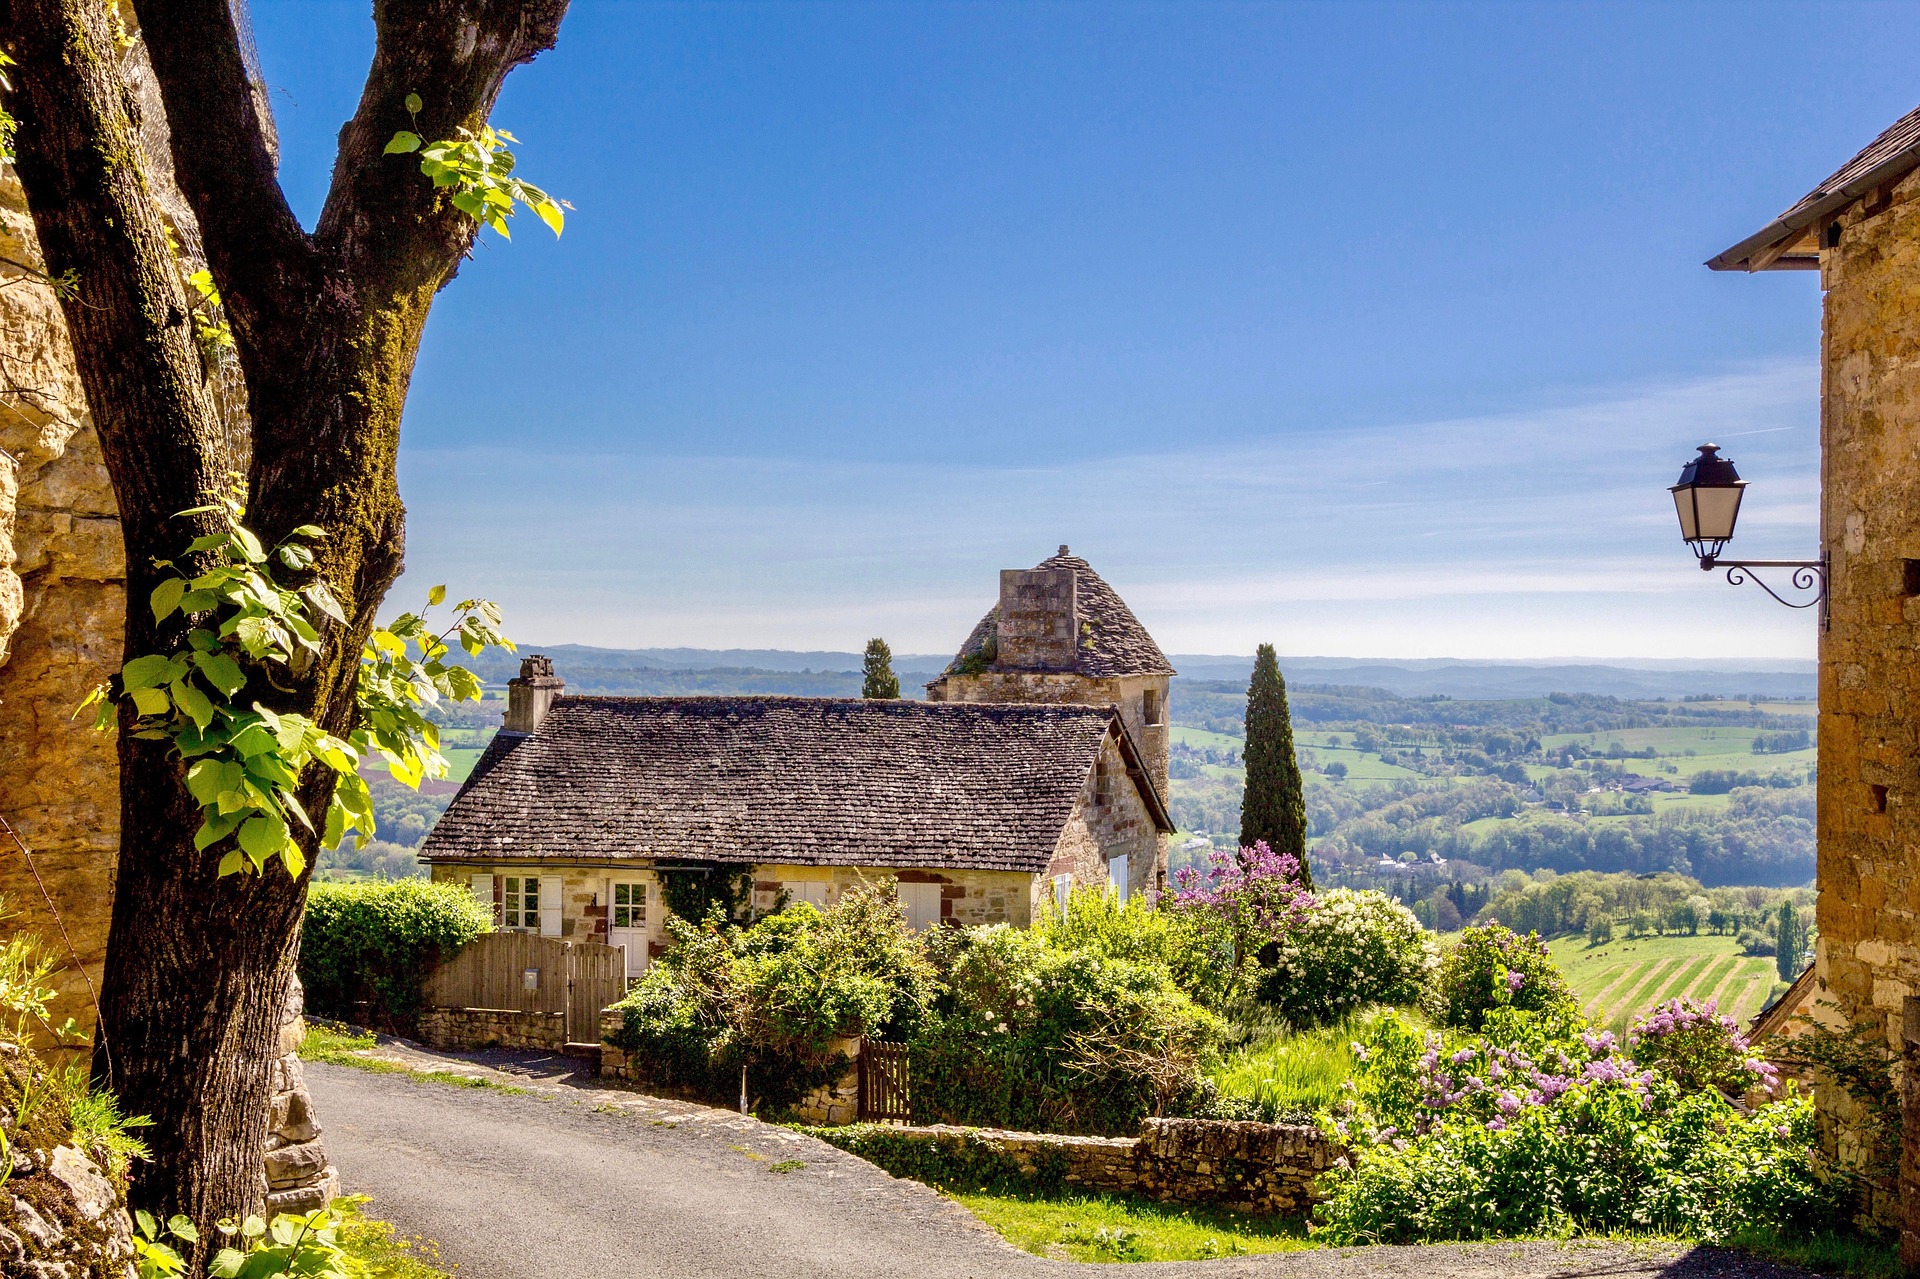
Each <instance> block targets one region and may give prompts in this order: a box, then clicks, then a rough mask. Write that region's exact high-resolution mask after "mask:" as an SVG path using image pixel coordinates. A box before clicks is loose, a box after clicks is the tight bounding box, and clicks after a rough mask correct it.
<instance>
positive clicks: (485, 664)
mask: <svg viewBox="0 0 1920 1279" xmlns="http://www.w3.org/2000/svg"><path fill="white" fill-rule="evenodd" d="M521 652H522V653H529V652H537V653H545V654H547V655H548V656H550V657H552V658H553V663H554V670H555V673H557V674H558V675H560V676H561V678H563V679H565V680H566V681H567V687H568V688H569V689H570V690H571V691H573V692H576V693H625V694H638V695H653V696H663V695H672V694H697V693H769V694H775V693H785V694H793V695H797V696H804V697H857V696H859V693H860V664H861V657H860V654H858V653H842V652H832V651H825V650H821V651H811V652H791V651H787V650H783V649H746V648H727V649H711V648H632V649H614V648H590V647H587V646H585V645H580V644H554V645H546V646H542V645H537V644H532V645H522V646H521ZM949 660H950V655H948V654H931V653H896V654H895V655H894V659H893V669H894V671H895V673H896V674H898V675H899V677H900V684H901V688H902V691H903V692H905V693H906V694H907V695H908V696H910V697H911V696H916V695H918V694H919V692H920V688H921V686H922V685H924V684H925V683H926V682H927V681H928V680H930V679H933V678H934V677H935V676H937V675H938V674H939V673H940V672H941V671H942V670H944V669H945V668H946V665H947V662H948V661H949ZM1171 660H1172V662H1173V665H1174V667H1175V669H1177V670H1178V671H1179V672H1180V675H1181V678H1182V680H1195V681H1206V682H1213V681H1245V680H1246V679H1247V677H1248V675H1249V673H1250V672H1251V671H1252V669H1253V659H1252V658H1251V657H1239V656H1233V655H1220V654H1178V653H1176V654H1173V655H1171ZM474 665H475V668H476V669H477V671H478V673H479V674H480V675H481V676H482V677H483V678H485V679H486V680H487V681H488V682H489V683H498V682H504V681H506V680H508V679H510V678H512V676H513V675H514V674H516V673H517V671H518V669H519V660H518V658H515V657H506V656H504V655H497V654H488V655H487V656H486V657H484V658H482V659H480V660H479V661H477V662H475V663H474ZM1280 668H1281V671H1282V672H1283V673H1284V674H1285V675H1286V677H1287V681H1288V682H1289V683H1292V684H1345V685H1360V686H1364V687H1368V688H1383V689H1387V690H1388V691H1390V692H1393V693H1397V694H1400V695H1401V696H1404V697H1426V696H1435V695H1439V696H1446V697H1457V698H1465V699H1474V700H1483V699H1500V698H1511V697H1543V696H1545V695H1546V694H1548V693H1592V694H1597V695H1600V696H1611V697H1626V698H1657V697H1665V698H1675V699H1677V698H1681V697H1693V696H1708V695H1710V696H1716V697H1746V696H1750V695H1756V696H1760V697H1769V698H1772V697H1808V698H1810V697H1812V696H1814V693H1815V683H1816V676H1815V667H1814V663H1812V662H1810V661H1777V662H1726V663H1720V664H1717V665H1714V666H1706V665H1702V664H1699V663H1694V662H1687V661H1673V660H1659V659H1638V660H1636V659H1626V660H1621V661H1611V662H1588V661H1577V660H1568V661H1564V662H1555V661H1539V662H1508V661H1470V660H1466V659H1454V658H1421V659H1406V660H1389V659H1380V658H1344V657H1283V658H1281V659H1280Z"/></svg>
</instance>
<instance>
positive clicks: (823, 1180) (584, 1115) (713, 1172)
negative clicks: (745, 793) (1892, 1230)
mask: <svg viewBox="0 0 1920 1279" xmlns="http://www.w3.org/2000/svg"><path fill="white" fill-rule="evenodd" d="M382 1055H388V1056H392V1057H394V1058H395V1059H397V1060H405V1061H406V1062H407V1063H408V1064H409V1065H412V1066H415V1067H418V1068H431V1069H453V1070H455V1071H456V1072H458V1073H461V1074H468V1075H472V1076H476V1077H485V1078H490V1079H494V1080H496V1081H503V1082H512V1083H514V1084H517V1085H519V1086H522V1087H525V1088H527V1089H528V1091H527V1092H525V1093H522V1094H517V1095H516V1094H508V1093H503V1092H500V1091H496V1090H491V1089H479V1088H461V1087H453V1086H449V1085H446V1084H437V1083H430V1082H421V1081H418V1080H415V1079H411V1078H408V1077H407V1076H404V1075H393V1074H373V1073H369V1072H367V1071H363V1070H358V1069H354V1068H352V1067H345V1066H328V1065H321V1064H310V1065H308V1067H307V1081H308V1085H309V1087H310V1088H311V1090H312V1093H313V1097H314V1101H315V1103H316V1105H317V1107H318V1110H319V1115H320V1120H321V1122H322V1123H323V1124H325V1125H326V1134H325V1136H326V1144H327V1148H328V1151H329V1152H330V1153H331V1155H332V1157H333V1161H334V1163H335V1164H336V1165H337V1166H338V1167H339V1169H340V1173H341V1177H342V1179H343V1181H344V1183H345V1186H346V1189H347V1190H349V1191H350V1192H355V1193H365V1194H369V1195H372V1196H373V1199H374V1210H375V1212H376V1214H377V1215H379V1216H381V1217H383V1218H385V1219H387V1220H389V1221H392V1222H394V1223H395V1224H396V1225H398V1226H399V1227H400V1228H401V1229H402V1230H403V1231H405V1232H406V1233H409V1234H422V1235H426V1236H429V1237H431V1238H433V1239H437V1240H438V1241H439V1242H440V1245H441V1251H442V1256H443V1258H444V1260H446V1261H452V1262H457V1263H458V1264H459V1270H458V1274H459V1276H460V1279H600V1277H601V1276H605V1277H606V1279H642V1277H643V1276H644V1277H647V1279H654V1277H658V1279H707V1277H709V1276H711V1277H713V1279H720V1277H722V1276H726V1277H739V1279H763V1277H764V1279H812V1277H813V1276H822V1277H825V1276H876V1277H878V1276H887V1277H894V1276H898V1277H900V1279H921V1277H925V1279H961V1277H963V1276H979V1277H982V1279H984V1277H986V1276H1002V1275H1006V1276H1026V1275H1050V1276H1059V1275H1067V1274H1079V1275H1082V1276H1084V1275H1086V1274H1088V1273H1089V1272H1090V1270H1094V1269H1098V1270H1101V1271H1104V1270H1105V1269H1106V1267H1098V1268H1093V1267H1088V1266H1085V1265H1080V1264H1076V1263H1073V1262H1058V1261H1048V1260H1044V1259H1042V1258H1039V1257H1033V1256H1030V1255H1028V1254H1026V1253H1023V1252H1020V1251H1018V1250H1016V1249H1014V1248H1012V1247H1011V1246H1009V1245H1008V1244H1006V1243H1005V1242H1004V1241H1002V1240H1001V1239H1000V1237H999V1236H998V1235H996V1234H994V1233H993V1232H992V1231H991V1230H989V1229H987V1228H986V1227H985V1226H983V1225H981V1224H980V1223H979V1221H978V1220H977V1219H976V1218H975V1217H974V1216H973V1215H972V1214H971V1213H969V1212H967V1211H966V1210H965V1209H963V1208H961V1207H959V1206H958V1205H956V1204H954V1203H952V1202H951V1201H949V1200H947V1199H945V1198H943V1197H942V1196H940V1195H939V1194H937V1193H935V1192H934V1191H932V1190H929V1189H928V1188H927V1187H925V1186H922V1185H920V1184H918V1183H916V1182H911V1181H900V1180H896V1179H895V1178H893V1177H889V1176H888V1175H887V1174H886V1173H883V1172H881V1171H880V1170H879V1169H877V1168H875V1167H873V1166H872V1165H871V1164H868V1163H866V1162H864V1161H863V1160H859V1159H856V1158H854V1157H853V1156H851V1155H848V1154H845V1153H844V1152H842V1151H839V1150H836V1149H834V1148H833V1147H831V1146H828V1145H826V1144H825V1143H823V1142H819V1141H815V1140H813V1139H812V1138H809V1137H803V1136H801V1135H799V1134H797V1133H792V1132H788V1131H786V1130H785V1129H782V1128H776V1127H773V1126H771V1125H769V1124H763V1123H760V1122H759V1121H757V1120H754V1119H749V1118H745V1117H743V1116H740V1115H736V1114H732V1113H730V1112H728V1111H723V1110H713V1109H710V1108H707V1107H704V1106H694V1105H689V1104H687V1103H684V1102H673V1101H664V1100H661V1099H657V1098H651V1097H646V1096H644V1095H641V1094H637V1093H633V1092H629V1091H626V1090H624V1089H620V1088H615V1087H611V1086H600V1085H599V1084H598V1083H597V1082H596V1081H593V1080H590V1079H583V1078H579V1077H575V1076H571V1075H569V1074H568V1073H567V1072H568V1063H566V1062H565V1061H563V1060H561V1059H556V1058H542V1057H538V1056H534V1055H529V1054H491V1055H489V1056H487V1057H486V1058H469V1057H453V1056H443V1055H441V1054H427V1053H423V1052H417V1051H413V1050H410V1049H407V1048H404V1047H390V1048H386V1049H383V1052H382ZM483 1063H485V1064H483ZM490 1067H493V1068H490ZM496 1068H498V1069H496ZM1123 1273H1124V1275H1125V1276H1126V1279H1148V1277H1149V1276H1153V1275H1162V1274H1174V1273H1178V1274H1181V1275H1187V1276H1193V1279H1201V1277H1203V1276H1204V1277H1207V1279H1212V1277H1215V1276H1222V1277H1224V1276H1249V1277H1251V1276H1275V1277H1277V1276H1298V1277H1299V1279H1335V1277H1342V1279H1344V1277H1346V1276H1361V1275H1367V1276H1373V1275H1380V1276H1406V1277H1407V1279H1467V1277H1469V1276H1472V1277H1474V1279H1518V1277H1520V1276H1529V1277H1532V1276H1567V1277H1568V1279H1572V1277H1573V1276H1593V1277H1595V1279H1598V1277H1600V1276H1608V1277H1617V1279H1637V1277H1640V1276H1646V1277H1648V1279H1651V1277H1652V1276H1658V1275H1666V1276H1673V1277H1674V1279H1680V1277H1682V1276H1685V1277H1688V1279H1692V1277H1695V1276H1698V1277H1702V1279H1705V1277H1706V1276H1715V1277H1727V1279H1732V1277H1735V1276H1739V1277H1743V1279H1788V1277H1789V1276H1796V1277H1797V1276H1798V1275H1799V1272H1797V1271H1790V1270H1784V1269H1782V1268H1780V1267H1776V1266H1769V1265H1766V1264H1764V1263H1759V1262H1754V1261H1750V1260H1747V1259H1745V1258H1743V1257H1739V1256H1737V1255H1734V1254H1728V1253H1719V1252H1714V1251H1710V1250H1706V1249H1694V1250H1690V1251H1671V1250H1668V1251H1659V1250H1647V1249H1636V1248H1629V1247H1624V1246H1621V1245H1617V1244H1571V1245H1564V1246H1560V1245H1553V1244H1495V1245H1471V1246H1465V1245H1461V1246H1443V1247H1429V1248H1364V1249H1345V1250H1321V1251H1310V1252H1300V1253H1287V1254H1277V1255H1270V1256H1263V1257H1246V1258H1232V1259H1225V1260H1218V1261H1194V1262H1173V1263H1157V1264H1137V1265H1129V1266H1126V1267H1124V1270H1123Z"/></svg>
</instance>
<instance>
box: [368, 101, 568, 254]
mask: <svg viewBox="0 0 1920 1279" xmlns="http://www.w3.org/2000/svg"><path fill="white" fill-rule="evenodd" d="M423 105H424V104H423V103H422V102H421V101H420V95H419V94H417V93H409V94H408V95H407V114H408V115H410V116H415V117H417V116H418V115H419V114H420V109H421V107H422V106H423ZM415 128H418V120H417V119H416V121H415ZM508 142H511V143H514V144H515V145H516V146H517V145H518V144H519V142H520V139H518V138H516V137H514V136H513V135H512V134H511V133H508V132H507V131H506V130H505V129H496V128H493V127H492V126H491V125H484V124H483V125H481V126H480V130H479V132H477V133H476V132H474V131H473V130H471V129H468V128H466V127H464V126H462V127H460V128H457V129H455V130H454V136H453V137H451V138H448V139H445V140H443V141H440V142H427V141H424V140H423V139H422V138H421V136H420V135H419V134H418V133H416V132H414V131H413V130H412V129H402V130H400V131H399V132H398V133H395V134H394V135H393V137H392V139H390V140H389V141H388V143H387V147H386V152H385V153H386V154H387V155H410V154H412V153H414V152H418V153H419V155H420V172H422V173H424V174H426V175H427V177H429V178H431V179H432V180H433V185H434V186H436V187H441V188H444V189H445V190H447V191H448V192H449V195H448V197H447V198H448V199H449V200H451V201H452V203H453V207H454V208H456V209H458V210H460V211H461V212H462V213H464V214H466V215H467V216H468V217H470V218H472V219H473V220H474V221H475V222H478V223H480V224H481V225H482V226H489V227H492V228H493V229H494V230H496V231H498V232H499V233H500V235H501V237H502V238H503V239H508V240H511V239H512V238H513V233H512V232H511V231H509V230H508V229H507V219H508V218H510V217H512V216H513V215H514V212H515V205H518V204H524V205H526V206H527V207H528V208H529V209H532V210H533V211H534V213H535V214H536V215H537V216H538V217H539V218H540V220H541V221H542V222H544V223H546V224H547V225H548V226H549V227H551V228H552V230H553V233H554V235H556V236H557V235H559V234H560V231H561V229H562V228H563V227H564V226H565V225H566V220H567V215H566V213H565V212H564V210H566V209H571V208H572V207H573V206H572V205H571V204H568V203H567V202H566V201H565V200H556V199H554V198H553V197H552V196H550V195H548V194H547V193H546V192H545V191H542V190H541V189H540V188H539V187H537V186H535V185H533V183H531V182H526V181H523V180H521V179H520V178H516V177H514V176H513V166H514V157H513V152H511V151H509V150H508V149H507V148H506V145H505V144H506V143H508Z"/></svg>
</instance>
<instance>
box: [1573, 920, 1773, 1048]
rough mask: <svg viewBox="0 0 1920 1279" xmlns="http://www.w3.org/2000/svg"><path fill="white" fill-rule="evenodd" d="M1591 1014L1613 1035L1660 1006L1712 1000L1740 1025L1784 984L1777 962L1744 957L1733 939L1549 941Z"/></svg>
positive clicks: (1579, 938)
mask: <svg viewBox="0 0 1920 1279" xmlns="http://www.w3.org/2000/svg"><path fill="white" fill-rule="evenodd" d="M1547 947H1548V950H1549V951H1551V953H1552V955H1553V962H1554V963H1555V964H1557V965H1558V966H1559V968H1560V971H1561V972H1562V973H1563V974H1565V975H1566V978H1567V984H1568V985H1570V986H1572V987H1573V991H1574V994H1576V995H1578V996H1579V997H1580V1002H1581V1003H1582V1004H1583V1005H1585V1007H1586V1009H1587V1014H1588V1016H1591V1017H1595V1018H1596V1019H1601V1018H1604V1020H1605V1022H1606V1024H1607V1025H1608V1026H1609V1027H1610V1028H1611V1029H1614V1030H1624V1029H1625V1028H1626V1025H1627V1023H1628V1022H1629V1021H1631V1020H1632V1019H1633V1017H1634V1016H1636V1015H1637V1014H1639V1013H1642V1012H1645V1011H1646V1010H1647V1009H1649V1008H1651V1007H1652V1006H1653V1005H1655V1004H1657V1003H1661V1002H1664V1001H1666V1000H1669V999H1674V998H1677V997H1680V996H1686V997H1688V998H1691V999H1695V1000H1699V1001H1701V1002H1705V1001H1706V1000H1709V999H1712V1000H1714V1001H1716V1002H1717V1003H1718V1004H1719V1005H1720V1011H1721V1012H1724V1013H1726V1014H1728V1015H1729V1016H1732V1017H1735V1018H1738V1019H1740V1020H1742V1021H1745V1020H1746V1019H1748V1018H1750V1017H1752V1016H1753V1015H1754V1014H1755V1013H1757V1012H1759V1011H1760V1010H1761V1009H1762V1008H1764V1007H1766V1005H1767V1003H1768V1001H1769V1000H1771V999H1772V997H1773V992H1774V988H1775V986H1776V985H1777V984H1778V983H1779V973H1778V972H1777V971H1776V970H1775V968H1774V966H1773V960H1772V959H1770V958H1766V957H1764V956H1757V955H1743V954H1741V953H1740V947H1739V945H1738V944H1737V943H1736V942H1735V940H1734V939H1733V938H1731V937H1714V936H1708V935H1705V934H1703V935H1701V936H1698V937H1640V938H1626V937H1621V938H1618V939H1616V940H1614V941H1611V942H1608V943H1606V944H1605V945H1603V946H1589V945H1587V939H1586V938H1585V937H1582V936H1579V935H1570V936H1566V937H1556V938H1554V939H1553V940H1552V941H1551V942H1549V943H1547Z"/></svg>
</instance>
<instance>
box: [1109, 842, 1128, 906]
mask: <svg viewBox="0 0 1920 1279" xmlns="http://www.w3.org/2000/svg"><path fill="white" fill-rule="evenodd" d="M1107 883H1109V884H1111V885H1112V886H1113V891H1114V892H1115V893H1117V894H1119V896H1120V900H1121V901H1125V900H1127V855H1126V854H1125V853H1115V854H1114V855H1113V856H1112V857H1109V858H1107Z"/></svg>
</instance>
